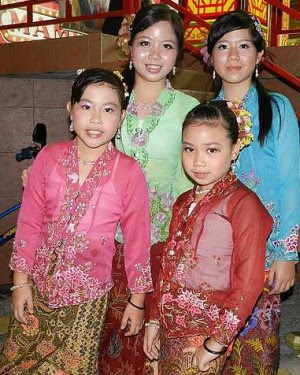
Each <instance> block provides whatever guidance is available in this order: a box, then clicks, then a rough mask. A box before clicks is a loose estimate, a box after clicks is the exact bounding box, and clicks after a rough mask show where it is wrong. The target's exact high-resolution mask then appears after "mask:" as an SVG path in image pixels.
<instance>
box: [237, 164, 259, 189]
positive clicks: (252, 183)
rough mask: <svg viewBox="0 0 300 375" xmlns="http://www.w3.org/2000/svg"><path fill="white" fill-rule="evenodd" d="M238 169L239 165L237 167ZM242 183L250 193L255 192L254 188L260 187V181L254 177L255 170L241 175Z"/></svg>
mask: <svg viewBox="0 0 300 375" xmlns="http://www.w3.org/2000/svg"><path fill="white" fill-rule="evenodd" d="M237 166H238V167H239V165H237ZM241 180H242V182H243V183H244V184H245V185H246V186H247V187H248V188H249V189H251V190H252V191H256V187H257V186H258V185H260V183H261V181H260V179H259V178H257V177H256V174H255V170H253V169H252V170H251V171H250V172H249V173H242V176H241Z"/></svg>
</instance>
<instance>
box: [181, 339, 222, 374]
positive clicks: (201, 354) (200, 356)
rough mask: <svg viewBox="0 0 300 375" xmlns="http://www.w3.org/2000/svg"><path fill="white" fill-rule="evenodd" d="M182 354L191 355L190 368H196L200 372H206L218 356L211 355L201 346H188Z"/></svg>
mask: <svg viewBox="0 0 300 375" xmlns="http://www.w3.org/2000/svg"><path fill="white" fill-rule="evenodd" d="M183 352H184V353H192V354H193V358H192V366H194V367H197V368H198V369H199V370H200V371H207V370H209V369H210V367H211V366H212V361H214V360H215V359H217V358H218V357H219V356H220V354H211V353H209V352H208V351H207V350H205V348H204V347H203V345H200V346H189V347H187V348H185V349H183Z"/></svg>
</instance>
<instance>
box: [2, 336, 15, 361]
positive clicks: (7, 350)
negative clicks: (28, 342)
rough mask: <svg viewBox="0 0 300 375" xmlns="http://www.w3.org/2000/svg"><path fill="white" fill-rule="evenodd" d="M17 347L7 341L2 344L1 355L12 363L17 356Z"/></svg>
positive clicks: (9, 340) (12, 342)
mask: <svg viewBox="0 0 300 375" xmlns="http://www.w3.org/2000/svg"><path fill="white" fill-rule="evenodd" d="M18 350H19V346H18V345H17V344H16V343H15V342H14V341H13V340H11V339H7V340H6V342H5V344H4V349H3V354H4V355H5V356H6V357H7V358H8V359H9V360H10V361H13V360H14V359H15V358H16V356H17V354H18Z"/></svg>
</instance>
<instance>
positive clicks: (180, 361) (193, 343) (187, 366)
mask: <svg viewBox="0 0 300 375" xmlns="http://www.w3.org/2000/svg"><path fill="white" fill-rule="evenodd" d="M204 339H205V337H203V336H197V337H182V338H172V339H168V338H164V337H163V335H162V337H161V348H162V349H161V355H160V360H159V362H158V367H159V370H158V373H159V375H220V374H221V373H222V369H223V367H224V365H225V361H226V358H227V355H226V353H225V354H223V355H221V356H219V357H218V358H217V359H216V360H214V361H212V362H211V367H210V369H209V370H207V371H200V370H199V369H198V368H197V367H194V366H193V365H192V359H193V354H192V353H184V352H183V350H184V349H185V348H187V347H197V346H200V345H202V344H203V341H204Z"/></svg>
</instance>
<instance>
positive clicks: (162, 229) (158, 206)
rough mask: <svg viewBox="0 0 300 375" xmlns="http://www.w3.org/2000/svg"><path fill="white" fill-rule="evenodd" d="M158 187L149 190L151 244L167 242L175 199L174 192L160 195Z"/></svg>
mask: <svg viewBox="0 0 300 375" xmlns="http://www.w3.org/2000/svg"><path fill="white" fill-rule="evenodd" d="M158 188H159V187H158V186H152V187H150V188H149V198H150V214H151V243H156V242H158V241H160V240H162V241H164V240H166V238H167V236H168V232H169V223H170V220H171V215H172V207H173V204H174V202H175V197H174V196H173V195H172V190H171V191H170V192H166V193H162V194H160V193H159V190H158Z"/></svg>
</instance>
